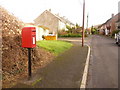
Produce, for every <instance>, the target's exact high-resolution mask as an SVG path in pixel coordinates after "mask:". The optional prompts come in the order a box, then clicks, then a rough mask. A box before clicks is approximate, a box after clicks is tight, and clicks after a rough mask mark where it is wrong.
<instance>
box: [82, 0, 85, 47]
mask: <svg viewBox="0 0 120 90" xmlns="http://www.w3.org/2000/svg"><path fill="white" fill-rule="evenodd" d="M84 22H85V0H83V25H82V47H83V46H84Z"/></svg>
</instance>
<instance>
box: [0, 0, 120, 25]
mask: <svg viewBox="0 0 120 90" xmlns="http://www.w3.org/2000/svg"><path fill="white" fill-rule="evenodd" d="M119 1H120V0H86V16H87V14H88V15H89V27H90V26H92V25H97V24H102V23H104V22H105V21H106V20H107V19H109V18H110V17H111V14H112V13H114V14H117V13H118V2H119ZM82 4H83V0H0V5H1V6H3V7H4V8H6V9H7V10H8V11H9V12H11V13H13V14H14V15H15V16H17V17H18V18H19V19H21V20H22V21H24V22H33V20H34V19H35V18H37V17H38V16H39V15H40V14H41V13H42V12H43V11H44V10H46V9H47V10H48V9H50V8H51V10H52V13H54V14H57V13H59V14H60V16H65V17H66V18H68V19H69V20H70V21H71V22H73V23H78V24H79V25H82V12H83V11H82V10H83V9H82V7H83V6H82ZM85 20H87V18H85ZM85 25H86V22H85Z"/></svg>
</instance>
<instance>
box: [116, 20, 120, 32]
mask: <svg viewBox="0 0 120 90" xmlns="http://www.w3.org/2000/svg"><path fill="white" fill-rule="evenodd" d="M116 29H117V30H120V19H119V20H118V21H116Z"/></svg>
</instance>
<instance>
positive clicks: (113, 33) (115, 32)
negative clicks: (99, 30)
mask: <svg viewBox="0 0 120 90" xmlns="http://www.w3.org/2000/svg"><path fill="white" fill-rule="evenodd" d="M119 31H120V30H115V31H113V32H112V37H114V36H115V34H117V33H118V32H119Z"/></svg>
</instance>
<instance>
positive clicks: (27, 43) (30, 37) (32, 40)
mask: <svg viewBox="0 0 120 90" xmlns="http://www.w3.org/2000/svg"><path fill="white" fill-rule="evenodd" d="M22 47H24V48H34V47H36V28H35V27H24V28H23V29H22Z"/></svg>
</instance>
